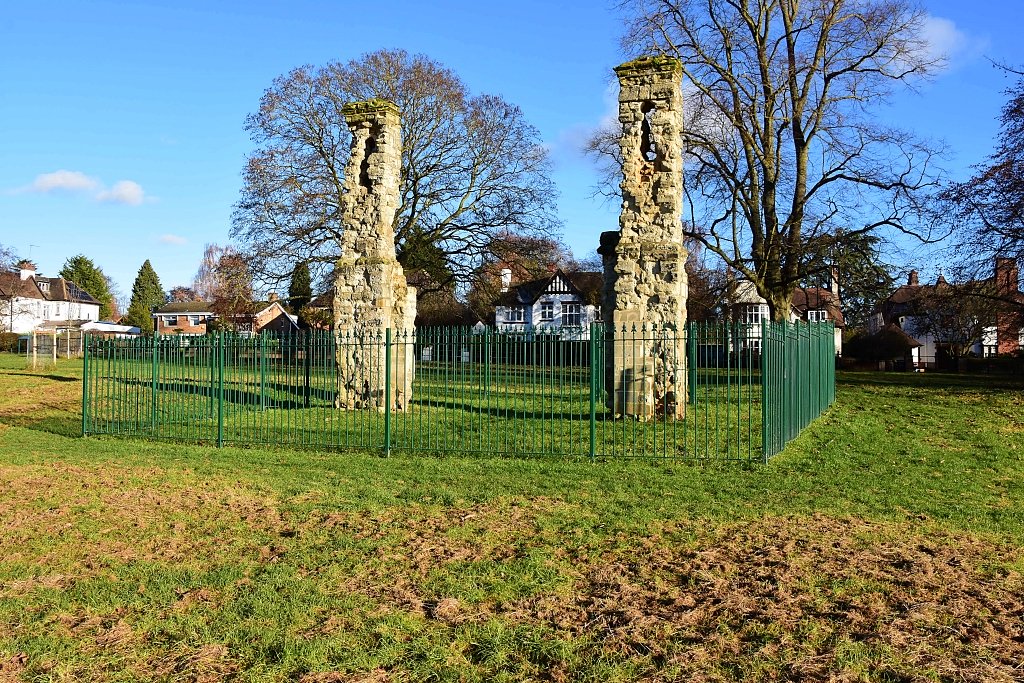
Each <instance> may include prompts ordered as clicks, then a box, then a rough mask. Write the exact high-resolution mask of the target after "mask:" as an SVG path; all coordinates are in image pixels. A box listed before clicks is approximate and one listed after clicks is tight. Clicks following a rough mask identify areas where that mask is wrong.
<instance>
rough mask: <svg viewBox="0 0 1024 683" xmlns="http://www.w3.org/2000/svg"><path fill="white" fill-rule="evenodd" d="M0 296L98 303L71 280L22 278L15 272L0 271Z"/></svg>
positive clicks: (60, 278) (38, 277)
mask: <svg viewBox="0 0 1024 683" xmlns="http://www.w3.org/2000/svg"><path fill="white" fill-rule="evenodd" d="M0 296H4V297H22V298H25V299H39V300H40V301H67V302H71V303H79V304H93V305H95V306H99V305H100V302H99V301H97V300H96V298H95V297H94V296H93V295H91V294H89V292H87V291H85V290H84V289H82V288H81V287H79V286H78V285H76V284H75V283H74V282H72V281H71V280H65V279H64V278H62V277H42V276H40V275H36V276H33V277H29V278H25V279H22V278H21V274H20V273H16V272H13V273H12V272H7V273H0Z"/></svg>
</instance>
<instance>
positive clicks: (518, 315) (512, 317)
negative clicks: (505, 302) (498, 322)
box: [505, 306, 526, 323]
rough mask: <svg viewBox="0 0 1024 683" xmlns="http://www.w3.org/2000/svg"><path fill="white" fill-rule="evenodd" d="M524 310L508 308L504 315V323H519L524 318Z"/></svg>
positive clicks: (520, 307)
mask: <svg viewBox="0 0 1024 683" xmlns="http://www.w3.org/2000/svg"><path fill="white" fill-rule="evenodd" d="M525 315H526V310H525V309H524V308H523V307H522V306H509V308H508V313H506V315H505V322H510V323H521V322H523V319H524V318H525Z"/></svg>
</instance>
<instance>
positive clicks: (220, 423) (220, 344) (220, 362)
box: [217, 331, 224, 448]
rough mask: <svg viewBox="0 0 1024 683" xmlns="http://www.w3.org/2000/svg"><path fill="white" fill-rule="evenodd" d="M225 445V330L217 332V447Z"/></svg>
mask: <svg viewBox="0 0 1024 683" xmlns="http://www.w3.org/2000/svg"><path fill="white" fill-rule="evenodd" d="M223 446H224V332H223V331H221V332H218V333H217V448H222V447H223Z"/></svg>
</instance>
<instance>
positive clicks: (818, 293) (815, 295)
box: [793, 287, 846, 327]
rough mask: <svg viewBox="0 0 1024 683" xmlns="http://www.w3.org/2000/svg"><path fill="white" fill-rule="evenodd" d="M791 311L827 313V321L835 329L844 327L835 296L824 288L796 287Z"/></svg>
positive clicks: (843, 320)
mask: <svg viewBox="0 0 1024 683" xmlns="http://www.w3.org/2000/svg"><path fill="white" fill-rule="evenodd" d="M793 309H794V310H796V311H797V312H798V313H801V314H803V313H806V312H807V311H819V310H824V311H828V317H829V320H831V321H832V322H833V323H835V326H836V327H846V319H845V318H843V311H842V310H841V309H840V308H839V303H838V302H837V301H836V297H835V295H834V294H833V293H832V291H831V290H829V289H825V288H824V287H797V288H796V289H795V290H793Z"/></svg>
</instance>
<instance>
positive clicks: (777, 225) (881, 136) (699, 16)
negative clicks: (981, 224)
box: [590, 0, 940, 318]
mask: <svg viewBox="0 0 1024 683" xmlns="http://www.w3.org/2000/svg"><path fill="white" fill-rule="evenodd" d="M623 8H624V9H625V10H626V11H627V13H628V14H627V30H626V34H625V37H624V44H625V45H626V47H627V49H628V50H629V51H630V52H631V53H633V54H644V53H654V54H665V55H670V56H673V57H676V58H678V59H679V60H680V61H681V63H682V69H683V88H684V101H685V102H686V107H687V108H686V111H685V112H684V118H685V125H684V133H683V141H682V143H683V150H684V154H685V159H684V174H685V177H684V210H685V213H686V215H684V230H685V232H686V236H687V237H688V238H690V239H693V240H696V241H697V242H699V243H700V244H701V245H702V246H703V247H704V249H706V250H707V251H708V252H710V253H711V254H714V255H716V256H717V257H718V258H720V259H721V260H722V262H723V263H724V264H725V265H727V266H728V267H729V268H731V269H732V270H733V271H734V272H736V273H738V274H739V275H741V276H742V277H745V278H747V279H749V280H750V281H751V282H752V283H753V284H754V285H755V286H756V288H757V291H758V293H759V294H760V295H761V296H763V297H764V298H765V299H766V300H767V301H768V303H769V306H770V307H771V309H772V312H773V316H774V317H776V318H783V317H785V316H786V315H787V313H788V310H789V304H790V302H791V300H792V294H793V290H794V289H795V288H796V286H797V285H798V284H799V283H800V282H801V280H803V279H805V278H806V277H807V276H808V275H809V274H810V273H811V265H810V264H809V262H808V260H807V255H808V253H809V252H810V249H809V245H812V244H813V243H814V242H815V241H817V240H820V239H821V238H822V237H823V236H828V235H835V234H836V233H837V231H838V230H839V229H842V230H844V231H845V234H846V235H847V236H852V235H856V234H865V233H874V232H876V231H884V230H886V229H891V230H895V231H902V232H907V233H912V234H919V235H920V234H922V233H921V232H919V224H917V223H916V222H915V219H916V218H917V217H918V215H919V211H920V209H921V204H922V201H923V200H922V199H921V198H919V197H918V194H919V191H921V190H922V189H925V188H929V187H931V186H932V185H933V184H934V182H935V172H936V169H935V168H934V167H933V163H932V162H933V157H934V153H935V150H934V149H933V148H932V147H931V146H930V145H929V144H927V143H926V142H925V141H922V140H918V139H916V138H915V137H914V136H913V135H911V134H910V133H907V132H904V131H899V130H894V129H891V128H888V127H886V126H884V125H882V124H881V123H880V122H879V121H878V120H877V117H875V116H873V115H872V110H873V109H874V108H875V107H876V106H877V105H878V104H879V103H880V102H882V101H884V100H885V99H886V97H887V96H889V95H890V94H891V93H892V92H893V90H894V88H895V87H898V86H900V85H902V84H905V83H907V82H908V81H912V80H913V79H917V78H920V77H924V76H927V75H928V74H929V73H930V72H931V71H932V70H933V67H935V66H936V65H937V64H938V63H939V61H940V60H938V59H936V58H933V57H931V56H930V53H929V51H928V49H927V48H928V46H927V45H926V43H925V41H924V38H923V36H924V33H923V21H924V19H925V14H924V13H923V11H921V10H919V9H916V8H914V7H913V6H912V5H910V4H909V3H908V2H904V1H903V0H803V1H801V2H796V1H794V0H729V1H728V2H709V1H708V0H639V1H638V2H629V3H623ZM617 135H618V133H617V131H604V132H603V134H598V135H597V136H596V137H595V138H594V139H593V140H592V142H591V144H590V150H591V152H592V153H593V154H594V155H595V156H596V157H597V158H598V159H599V160H601V163H602V164H603V165H604V167H605V169H606V171H607V172H609V173H610V174H612V175H613V174H615V173H618V160H617V158H616V152H615V149H614V145H613V144H611V143H613V142H614V140H615V139H617Z"/></svg>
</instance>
